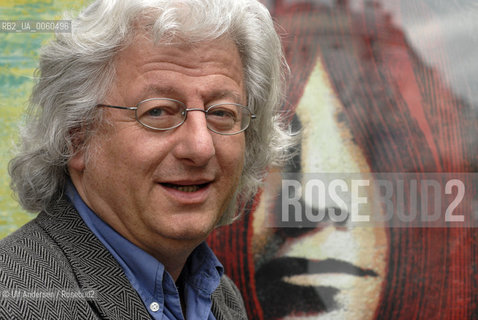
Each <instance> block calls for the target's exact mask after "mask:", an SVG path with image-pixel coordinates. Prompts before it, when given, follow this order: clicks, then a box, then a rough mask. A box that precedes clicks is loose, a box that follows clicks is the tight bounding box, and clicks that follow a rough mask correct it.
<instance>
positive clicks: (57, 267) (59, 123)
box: [0, 0, 289, 319]
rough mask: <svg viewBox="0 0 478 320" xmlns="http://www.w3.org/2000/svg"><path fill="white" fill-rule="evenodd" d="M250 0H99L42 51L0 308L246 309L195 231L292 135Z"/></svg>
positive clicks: (106, 315)
mask: <svg viewBox="0 0 478 320" xmlns="http://www.w3.org/2000/svg"><path fill="white" fill-rule="evenodd" d="M283 61H284V60H283V56H282V50H281V46H280V41H279V38H278V36H277V34H276V32H275V30H274V26H273V23H272V20H271V17H270V15H269V13H268V12H267V10H266V9H265V8H264V7H263V6H262V5H261V4H259V3H258V2H256V1H253V0H241V1H237V0H230V1H224V0H202V1H197V0H196V1H193V0H182V1H177V0H175V1H172V0H168V1H151V2H143V1H96V2H94V3H93V4H91V5H90V6H89V7H88V8H86V9H85V10H84V11H83V12H82V13H81V14H80V15H79V17H78V18H77V19H76V20H74V21H73V22H72V33H71V34H59V35H57V37H56V39H55V40H54V41H53V42H52V43H50V44H49V45H48V46H47V47H46V48H44V50H43V52H42V55H41V57H40V67H39V71H38V75H39V77H38V82H37V84H36V86H35V88H34V90H33V93H32V98H31V105H30V113H29V117H28V119H27V123H26V126H25V131H24V135H23V137H22V138H23V142H22V146H21V149H20V150H21V151H20V152H19V154H18V155H17V156H16V157H15V158H14V159H13V160H12V161H11V163H10V168H9V169H10V174H11V177H12V183H11V185H12V188H13V190H14V191H15V192H16V194H17V195H18V198H19V201H20V203H21V204H22V206H23V207H24V208H25V209H27V210H29V211H34V212H39V211H40V212H41V213H40V214H39V215H38V217H37V218H35V219H34V220H33V221H32V222H30V223H28V224H27V225H25V226H24V227H22V228H21V229H20V230H18V231H17V232H15V233H14V234H12V235H10V236H9V237H7V238H5V239H4V240H2V242H1V249H0V257H1V258H0V264H1V265H0V286H1V288H0V289H2V299H1V303H0V315H1V318H9V319H38V318H41V319H98V318H101V319H148V318H153V319H184V318H186V319H243V318H245V317H246V316H245V310H244V305H243V303H242V300H241V297H240V294H239V293H238V290H237V288H236V287H235V286H234V284H233V283H232V281H231V280H229V279H228V278H227V277H226V276H225V275H224V274H223V267H222V265H221V264H220V262H219V261H218V260H217V258H216V257H215V255H214V254H213V253H212V251H211V250H210V249H209V247H208V246H207V245H206V244H205V243H204V240H205V238H206V237H207V236H208V235H209V233H210V232H211V231H212V230H213V229H214V228H216V227H218V226H221V225H225V224H229V223H231V222H232V221H233V220H234V217H235V214H236V212H237V211H238V208H239V207H240V205H241V204H243V203H244V202H245V201H247V200H248V199H249V198H250V197H251V195H252V194H253V193H254V192H255V190H256V189H257V186H258V184H259V181H260V180H261V178H262V175H263V174H264V172H265V169H266V167H267V166H269V165H270V164H271V163H274V162H276V163H277V162H279V161H280V160H281V158H282V157H284V155H285V154H286V150H287V148H288V147H289V143H288V137H287V135H286V134H285V133H284V131H283V130H282V129H281V126H280V124H279V122H278V121H277V118H276V116H275V113H276V110H277V108H278V107H279V106H280V102H281V94H282V79H283V75H284V70H285V68H284V67H285V66H284V64H283Z"/></svg>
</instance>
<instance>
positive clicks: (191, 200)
mask: <svg viewBox="0 0 478 320" xmlns="http://www.w3.org/2000/svg"><path fill="white" fill-rule="evenodd" d="M159 186H160V187H161V188H162V189H163V190H164V191H165V192H166V195H167V196H168V197H169V198H170V199H172V200H173V201H175V202H177V203H179V204H181V205H193V204H201V203H204V202H205V201H206V200H207V198H208V195H209V191H210V187H211V184H208V185H207V186H205V187H203V188H201V189H199V190H197V191H194V192H184V191H180V190H177V189H174V188H169V187H166V186H164V185H162V184H159Z"/></svg>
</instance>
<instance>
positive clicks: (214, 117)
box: [97, 98, 256, 135]
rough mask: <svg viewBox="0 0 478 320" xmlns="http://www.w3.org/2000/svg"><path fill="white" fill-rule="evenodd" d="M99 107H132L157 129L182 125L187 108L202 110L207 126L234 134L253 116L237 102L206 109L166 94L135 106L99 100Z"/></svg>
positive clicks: (140, 121)
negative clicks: (163, 96) (113, 104)
mask: <svg viewBox="0 0 478 320" xmlns="http://www.w3.org/2000/svg"><path fill="white" fill-rule="evenodd" d="M97 106H98V107H107V108H115V109H123V110H134V112H135V116H136V120H137V121H138V122H139V123H141V124H142V125H143V126H145V127H147V128H149V129H152V130H158V131H166V130H171V129H174V128H177V127H179V126H180V125H182V124H183V123H184V122H185V121H186V119H187V116H188V112H190V111H201V112H204V114H205V115H206V123H207V127H208V129H209V130H211V131H213V132H215V133H218V134H223V135H233V134H238V133H240V132H243V131H244V130H246V129H247V128H248V127H249V124H250V123H251V119H255V118H256V115H255V114H253V113H252V112H251V111H250V110H249V109H248V108H247V107H246V106H243V105H240V104H237V103H218V104H214V105H211V106H208V107H207V108H206V109H199V108H189V109H188V108H187V107H186V104H184V103H183V102H181V101H178V100H175V99H169V98H151V99H146V100H143V101H141V102H139V103H138V104H137V105H136V106H135V107H122V106H112V105H106V104H99V105H97Z"/></svg>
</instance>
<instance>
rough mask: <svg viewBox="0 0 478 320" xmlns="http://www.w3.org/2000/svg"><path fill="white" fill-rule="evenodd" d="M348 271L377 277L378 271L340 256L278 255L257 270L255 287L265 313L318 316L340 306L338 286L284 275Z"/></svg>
mask: <svg viewBox="0 0 478 320" xmlns="http://www.w3.org/2000/svg"><path fill="white" fill-rule="evenodd" d="M313 274H348V275H354V276H358V277H367V276H371V277H376V276H377V273H376V272H375V271H373V270H370V269H363V268H360V267H357V266H354V265H353V264H351V263H349V262H346V261H341V260H337V259H325V260H309V259H305V258H296V257H281V258H275V259H272V260H270V261H268V262H266V263H265V264H264V265H262V266H261V267H260V268H259V269H258V270H257V271H256V274H255V279H256V291H257V296H258V299H259V301H260V304H261V307H262V310H263V313H264V317H265V318H266V319H282V318H283V317H286V316H289V315H296V316H297V315H301V316H316V315H318V314H321V313H324V312H330V311H332V310H335V309H337V308H339V304H338V303H337V301H336V296H337V294H338V293H339V292H340V290H339V289H338V288H335V287H331V286H320V285H319V286H317V285H297V284H293V283H288V282H287V281H285V278H287V277H291V276H295V275H313Z"/></svg>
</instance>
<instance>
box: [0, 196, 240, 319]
mask: <svg viewBox="0 0 478 320" xmlns="http://www.w3.org/2000/svg"><path fill="white" fill-rule="evenodd" d="M212 301H213V304H212V311H213V314H214V315H215V316H216V319H217V320H237V319H247V316H246V312H245V309H244V304H243V302H242V298H241V296H240V293H239V291H238V290H237V288H236V287H235V285H234V284H233V282H232V281H231V280H230V279H229V278H227V277H226V276H224V277H223V278H222V279H221V284H220V285H219V287H218V289H217V290H216V291H215V292H214V293H213V295H212ZM0 319H18V320H26V319H35V320H37V319H52V320H53V319H55V320H57V319H63V320H67V319H72V320H73V319H75V320H76V319H128V320H130V319H150V316H149V314H148V311H147V310H146V308H145V306H144V305H143V302H142V300H141V298H140V297H139V296H138V294H137V293H136V291H135V290H134V289H133V287H132V286H131V284H130V283H129V281H128V279H127V278H126V276H125V274H124V272H123V270H122V268H121V267H120V265H119V264H118V263H117V262H116V260H115V258H114V257H113V256H112V255H111V254H110V253H109V251H108V250H107V249H106V248H105V247H104V246H103V244H102V243H101V242H100V241H99V240H98V238H96V236H95V235H94V234H93V233H92V232H91V231H90V229H89V228H88V227H87V226H86V225H85V223H84V222H83V220H82V219H81V218H80V216H79V215H78V212H77V211H76V210H75V209H74V207H73V206H71V205H70V203H69V202H67V201H65V200H61V201H60V202H59V203H58V204H57V205H56V206H55V207H54V208H53V209H52V210H51V215H48V214H46V213H44V212H42V213H40V214H39V215H38V216H37V217H36V218H35V219H33V220H32V221H31V222H29V223H27V224H26V225H25V226H23V227H22V228H20V229H19V230H18V231H16V232H15V233H13V234H11V235H10V236H8V237H6V238H4V239H2V240H1V241H0Z"/></svg>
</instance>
